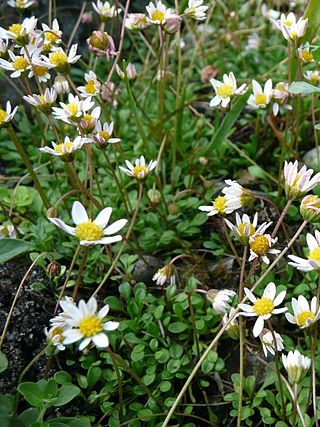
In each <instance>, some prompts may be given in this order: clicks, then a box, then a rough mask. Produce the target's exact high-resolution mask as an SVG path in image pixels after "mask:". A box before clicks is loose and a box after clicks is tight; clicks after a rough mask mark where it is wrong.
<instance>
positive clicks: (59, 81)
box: [53, 74, 70, 95]
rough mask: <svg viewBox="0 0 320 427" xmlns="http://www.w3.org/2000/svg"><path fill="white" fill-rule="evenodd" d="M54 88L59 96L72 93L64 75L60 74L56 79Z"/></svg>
mask: <svg viewBox="0 0 320 427" xmlns="http://www.w3.org/2000/svg"><path fill="white" fill-rule="evenodd" d="M53 87H54V89H55V91H56V92H57V94H58V95H61V94H63V93H69V92H70V87H69V83H68V80H67V79H66V78H65V77H64V76H63V75H62V74H58V75H57V77H56V78H55V79H54V84H53Z"/></svg>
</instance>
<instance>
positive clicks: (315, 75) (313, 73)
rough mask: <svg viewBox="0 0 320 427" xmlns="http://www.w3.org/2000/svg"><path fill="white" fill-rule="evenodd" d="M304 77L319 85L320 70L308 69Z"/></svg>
mask: <svg viewBox="0 0 320 427" xmlns="http://www.w3.org/2000/svg"><path fill="white" fill-rule="evenodd" d="M303 77H304V78H305V79H306V80H308V81H309V82H310V83H311V84H313V85H314V86H318V84H319V80H320V72H319V71H318V70H308V71H306V72H305V73H304V74H303Z"/></svg>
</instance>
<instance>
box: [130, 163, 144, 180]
mask: <svg viewBox="0 0 320 427" xmlns="http://www.w3.org/2000/svg"><path fill="white" fill-rule="evenodd" d="M141 173H142V174H143V175H142V177H140V176H139V175H140V174H141ZM147 174H148V169H147V168H146V167H145V166H135V167H134V169H133V171H132V175H133V176H134V177H135V178H137V179H142V178H144V177H145V176H146V175H147Z"/></svg>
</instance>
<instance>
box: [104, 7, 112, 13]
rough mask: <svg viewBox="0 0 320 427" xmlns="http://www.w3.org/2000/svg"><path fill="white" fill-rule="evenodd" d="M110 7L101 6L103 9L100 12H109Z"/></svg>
mask: <svg viewBox="0 0 320 427" xmlns="http://www.w3.org/2000/svg"><path fill="white" fill-rule="evenodd" d="M110 10H111V9H110V7H108V6H103V8H102V11H103V12H110Z"/></svg>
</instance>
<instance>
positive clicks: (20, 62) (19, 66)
mask: <svg viewBox="0 0 320 427" xmlns="http://www.w3.org/2000/svg"><path fill="white" fill-rule="evenodd" d="M28 65H29V62H28V61H27V60H26V59H25V58H23V57H22V56H19V57H18V58H16V59H15V60H14V61H13V63H12V66H13V68H14V69H15V70H25V69H26V68H27V67H28Z"/></svg>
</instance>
